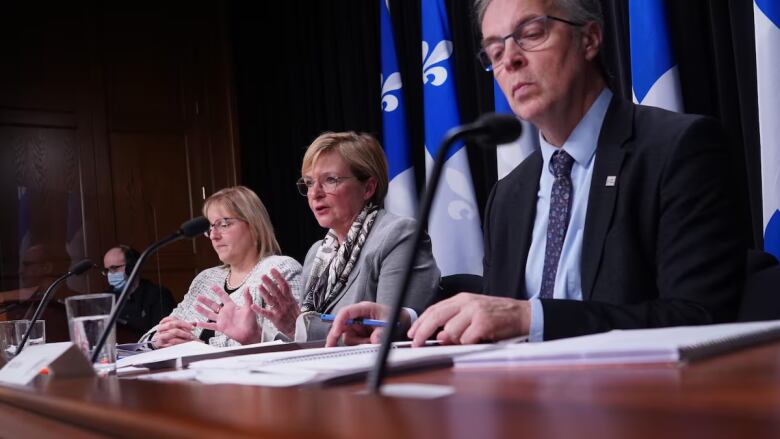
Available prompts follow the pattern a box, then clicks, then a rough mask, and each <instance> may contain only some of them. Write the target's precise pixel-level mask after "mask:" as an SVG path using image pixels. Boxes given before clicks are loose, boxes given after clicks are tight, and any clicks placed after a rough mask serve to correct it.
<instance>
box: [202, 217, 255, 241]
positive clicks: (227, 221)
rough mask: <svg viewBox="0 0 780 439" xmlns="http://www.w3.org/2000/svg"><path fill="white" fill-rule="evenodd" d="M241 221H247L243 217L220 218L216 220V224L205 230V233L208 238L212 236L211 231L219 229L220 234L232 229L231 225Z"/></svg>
mask: <svg viewBox="0 0 780 439" xmlns="http://www.w3.org/2000/svg"><path fill="white" fill-rule="evenodd" d="M239 221H245V220H243V219H241V218H220V219H218V220H216V221H214V224H210V225H209V229H208V230H206V231H205V232H203V234H204V235H205V236H206V238H211V232H213V231H215V230H216V231H217V232H219V234H220V235H221V234H223V233H225V232H227V231H228V229H230V227H231V226H232V225H233V224H235V223H237V222H239Z"/></svg>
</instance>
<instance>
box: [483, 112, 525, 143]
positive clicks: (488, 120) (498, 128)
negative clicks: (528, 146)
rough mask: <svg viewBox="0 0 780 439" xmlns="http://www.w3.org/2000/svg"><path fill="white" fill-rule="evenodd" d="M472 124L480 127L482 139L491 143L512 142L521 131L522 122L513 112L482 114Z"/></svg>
mask: <svg viewBox="0 0 780 439" xmlns="http://www.w3.org/2000/svg"><path fill="white" fill-rule="evenodd" d="M474 126H475V127H480V128H481V130H480V135H481V137H482V140H483V141H485V142H487V143H493V144H502V143H509V142H514V141H515V140H516V139H517V138H518V137H520V134H522V132H523V124H522V123H520V120H519V119H518V118H517V116H515V115H513V114H496V113H487V114H483V115H482V116H480V118H479V119H477V120H476V122H474Z"/></svg>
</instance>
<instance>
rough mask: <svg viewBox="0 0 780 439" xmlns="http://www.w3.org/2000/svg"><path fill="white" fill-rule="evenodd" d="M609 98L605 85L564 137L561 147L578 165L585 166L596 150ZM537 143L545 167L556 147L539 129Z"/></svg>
mask: <svg viewBox="0 0 780 439" xmlns="http://www.w3.org/2000/svg"><path fill="white" fill-rule="evenodd" d="M611 100H612V92H611V91H610V90H609V89H608V88H606V87H605V88H604V89H603V90H602V91H601V94H599V97H598V98H596V100H595V101H593V104H591V106H590V109H588V112H587V113H585V117H583V118H582V119H581V120H580V122H579V123H578V124H577V126H576V127H574V131H572V132H571V134H570V135H569V138H568V139H566V142H564V143H563V146H562V147H561V149H563V150H565V151H566V152H567V153H569V155H571V156H572V158H574V161H575V162H577V163H578V164H579V165H580V166H585V165H586V164H587V163H588V162H589V161H590V159H591V158H592V157H593V154H594V153H595V152H596V146H597V145H598V141H599V134H600V133H601V126H602V125H603V124H604V118H605V117H606V115H607V108H609V102H610V101H611ZM539 144H540V145H541V150H542V157H543V158H544V163H545V169H546V168H547V166H546V164H547V163H549V162H550V157H552V155H553V153H554V152H555V151H558V147H556V146H553V145H551V144H550V143H548V142H547V140H545V139H544V136H542V132H541V131H539Z"/></svg>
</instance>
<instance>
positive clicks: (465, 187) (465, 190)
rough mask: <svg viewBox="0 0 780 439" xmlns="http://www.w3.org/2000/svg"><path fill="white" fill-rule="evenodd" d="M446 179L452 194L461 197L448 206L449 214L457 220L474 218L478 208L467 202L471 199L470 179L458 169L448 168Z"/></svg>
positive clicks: (445, 174)
mask: <svg viewBox="0 0 780 439" xmlns="http://www.w3.org/2000/svg"><path fill="white" fill-rule="evenodd" d="M444 179H445V182H446V183H447V187H449V188H450V190H451V191H452V193H454V194H455V195H457V196H458V197H460V199H456V200H452V201H450V202H449V204H448V205H447V213H448V214H449V215H450V218H452V219H455V220H461V219H472V218H474V216H475V215H476V212H477V210H476V206H475V205H474V203H470V202H468V201H467V200H468V199H470V198H471V191H470V190H469V182H468V178H466V176H465V175H464V174H463V173H462V172H460V171H458V170H457V169H454V168H452V167H448V168H447V169H446V170H445V173H444Z"/></svg>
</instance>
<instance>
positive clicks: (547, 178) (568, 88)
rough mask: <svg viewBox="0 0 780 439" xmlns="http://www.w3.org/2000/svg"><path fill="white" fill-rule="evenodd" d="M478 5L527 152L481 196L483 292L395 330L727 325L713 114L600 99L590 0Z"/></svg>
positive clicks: (729, 267)
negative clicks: (532, 137) (524, 130)
mask: <svg viewBox="0 0 780 439" xmlns="http://www.w3.org/2000/svg"><path fill="white" fill-rule="evenodd" d="M477 15H478V20H479V23H480V25H481V29H482V34H483V40H482V47H483V50H482V51H481V52H480V60H481V61H482V63H483V65H484V66H485V67H486V68H488V69H489V70H492V71H493V73H494V75H495V78H496V80H497V82H498V84H499V85H500V86H501V89H502V91H503V92H504V94H505V95H506V97H507V99H508V101H509V103H510V105H511V107H512V109H513V111H514V112H515V114H516V115H517V116H519V117H521V118H523V119H525V120H528V121H530V122H531V123H533V124H534V125H535V126H536V127H537V128H539V132H540V143H541V150H540V151H536V152H534V153H533V154H532V155H531V156H529V157H528V158H527V159H526V160H525V161H524V162H523V163H522V164H520V165H519V166H518V167H517V168H516V169H515V170H514V171H513V172H512V173H510V174H509V175H508V176H507V177H506V178H504V179H502V180H501V181H499V182H498V183H497V184H496V186H495V187H494V189H493V191H492V193H491V195H490V198H489V200H488V203H487V208H486V213H485V223H484V231H485V259H484V290H483V293H485V295H478V294H469V293H461V294H458V295H456V296H454V297H452V298H451V299H448V300H445V301H442V302H439V303H437V304H435V305H433V306H432V307H430V308H429V309H428V310H426V311H425V312H424V313H423V314H422V315H421V316H420V317H419V319H417V320H416V321H415V323H414V324H413V325H412V327H411V329H410V330H409V332H408V335H409V337H411V338H413V339H414V341H415V344H417V345H419V344H422V343H423V342H424V341H425V340H426V339H428V338H429V337H430V336H431V335H432V334H434V333H435V331H436V330H438V329H439V328H441V331H440V332H439V333H438V335H437V338H438V339H439V340H440V341H442V342H444V343H476V342H480V341H488V340H499V339H505V338H509V337H514V336H522V335H529V336H530V338H531V340H550V339H555V338H560V337H568V336H575V335H582V334H588V333H594V332H600V331H607V330H610V329H614V328H626V329H627V328H648V327H658V326H672V325H695V324H707V323H715V322H723V321H729V320H733V319H734V318H735V317H736V312H737V306H738V295H739V288H740V286H741V283H742V274H743V268H744V267H743V265H742V264H743V261H744V257H745V254H746V250H747V244H746V243H745V242H744V241H743V238H742V237H743V236H744V234H742V233H740V232H739V230H738V228H739V226H740V223H739V222H738V221H737V219H736V215H735V214H734V212H735V211H736V209H737V207H736V206H737V203H736V197H735V193H734V191H733V189H732V188H733V186H734V185H733V184H732V183H733V182H732V181H730V180H729V179H730V173H729V171H728V166H729V164H728V156H727V150H726V148H725V145H724V135H723V133H722V131H721V129H720V126H719V124H718V123H717V122H716V121H714V120H712V119H709V118H705V117H701V116H693V115H684V114H678V113H672V112H668V111H664V110H660V109H657V108H649V107H642V106H637V105H634V104H632V103H630V102H627V101H624V100H622V99H620V98H618V97H616V96H613V95H612V93H611V92H610V90H609V89H608V88H607V87H606V81H605V78H604V73H603V71H604V69H603V68H601V64H600V60H599V51H600V49H601V44H602V21H603V19H602V18H601V10H600V6H599V1H598V0H579V1H565V2H564V1H555V0H551V1H543V0H479V1H477ZM464 251H467V250H466V249H464ZM363 311H364V312H365V310H363ZM373 314H375V315H376V314H378V312H373ZM350 317H354V315H352V316H350ZM347 331H349V329H345V328H341V327H336V325H334V328H333V332H332V333H331V335H333V336H334V337H335V336H336V335H337V334H338V333H339V332H347ZM331 338H333V337H331Z"/></svg>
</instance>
